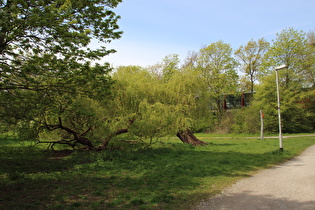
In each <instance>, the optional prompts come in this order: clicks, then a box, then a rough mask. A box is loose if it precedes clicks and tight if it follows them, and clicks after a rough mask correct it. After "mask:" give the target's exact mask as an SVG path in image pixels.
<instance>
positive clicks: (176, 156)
mask: <svg viewBox="0 0 315 210" xmlns="http://www.w3.org/2000/svg"><path fill="white" fill-rule="evenodd" d="M220 146H221V145H220ZM209 147H211V145H210V146H209ZM282 155H283V153H272V152H271V153H266V154H249V153H248V154H247V153H240V152H233V151H228V152H214V151H198V150H196V149H194V148H193V147H190V146H186V145H180V144H178V145H175V146H172V147H170V146H169V145H167V146H165V147H161V148H156V149H146V150H139V151H137V152H124V151H112V152H109V151H102V152H92V151H84V152H83V151H81V152H79V151H77V152H75V153H73V154H71V155H70V156H68V157H65V158H61V159H60V158H57V159H56V158H54V157H52V155H51V153H47V152H46V153H44V152H42V151H25V152H19V153H14V152H9V153H8V152H7V153H2V154H1V155H0V163H1V167H0V173H1V174H0V184H1V185H0V209H8V208H34V209H38V208H48V209H49V208H59V207H65V206H67V207H69V208H72V207H73V208H92V209H93V208H94V209H102V208H120V209H124V208H140V207H141V208H147V209H150V208H173V207H172V205H176V206H177V207H179V204H180V203H183V202H184V201H185V200H186V199H188V198H189V196H190V194H191V192H192V191H194V190H196V189H198V188H201V187H203V186H210V185H211V180H212V182H213V184H217V182H218V180H219V181H220V179H225V178H226V177H242V176H248V174H247V172H249V171H252V170H254V169H256V168H257V167H264V166H266V165H269V164H273V163H274V162H275V161H277V160H278V159H279V158H281V156H282ZM204 179H207V180H206V181H204ZM209 183H210V184H209ZM218 189H220V188H218ZM218 189H217V190H218ZM214 190H215V189H214Z"/></svg>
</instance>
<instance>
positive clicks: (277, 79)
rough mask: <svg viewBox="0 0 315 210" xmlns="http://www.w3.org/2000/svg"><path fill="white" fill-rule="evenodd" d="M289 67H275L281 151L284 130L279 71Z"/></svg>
mask: <svg viewBox="0 0 315 210" xmlns="http://www.w3.org/2000/svg"><path fill="white" fill-rule="evenodd" d="M285 68H287V65H281V66H278V67H276V68H275V70H276V83H277V98H278V118H279V145H280V151H283V144H282V130H281V112H280V92H279V77H278V71H279V70H281V69H285Z"/></svg>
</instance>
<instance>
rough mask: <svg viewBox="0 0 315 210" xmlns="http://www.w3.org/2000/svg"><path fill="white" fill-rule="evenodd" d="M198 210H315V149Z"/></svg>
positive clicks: (269, 170) (254, 176)
mask: <svg viewBox="0 0 315 210" xmlns="http://www.w3.org/2000/svg"><path fill="white" fill-rule="evenodd" d="M196 209H198V210H204V209H211V210H216V209H228V210H232V209H234V210H256V209H268V210H269V209H274V210H279V209H290V210H291V209H294V210H296V209H298V210H300V209H301V210H304V209H310V210H315V145H313V146H311V147H309V148H308V149H306V150H305V151H304V152H303V153H302V154H301V155H300V156H298V157H296V158H294V159H292V160H290V161H288V162H286V163H284V164H282V165H278V166H275V167H272V168H270V169H266V170H262V171H261V172H259V173H257V174H255V175H253V176H252V177H250V178H247V179H243V180H241V181H239V182H237V183H236V184H235V185H233V186H232V187H231V188H228V189H226V190H225V191H223V192H222V193H221V194H220V195H218V196H215V197H212V198H210V199H209V200H206V201H202V202H201V203H200V204H199V205H198V206H197V208H196Z"/></svg>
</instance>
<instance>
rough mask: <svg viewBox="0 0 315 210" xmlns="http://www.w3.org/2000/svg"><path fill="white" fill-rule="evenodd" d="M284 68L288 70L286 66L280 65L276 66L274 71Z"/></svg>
mask: <svg viewBox="0 0 315 210" xmlns="http://www.w3.org/2000/svg"><path fill="white" fill-rule="evenodd" d="M285 68H288V66H287V65H285V64H284V65H281V66H277V67H276V68H275V70H276V71H278V70H280V69H285Z"/></svg>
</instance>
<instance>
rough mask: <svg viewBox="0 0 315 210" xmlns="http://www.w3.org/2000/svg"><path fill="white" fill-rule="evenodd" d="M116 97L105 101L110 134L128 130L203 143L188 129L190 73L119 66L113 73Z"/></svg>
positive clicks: (191, 100)
mask: <svg viewBox="0 0 315 210" xmlns="http://www.w3.org/2000/svg"><path fill="white" fill-rule="evenodd" d="M113 78H114V80H115V81H116V82H115V84H114V88H113V89H114V91H115V92H114V95H115V97H114V98H113V100H112V101H111V103H108V104H107V106H108V110H111V116H110V119H111V120H109V121H108V126H109V127H110V130H111V131H110V133H111V135H109V138H107V141H105V142H103V147H106V146H107V144H108V143H109V141H110V140H111V138H112V137H114V136H116V135H119V134H122V133H126V132H128V133H129V134H130V135H133V136H137V137H138V138H146V139H151V140H152V139H154V138H160V137H163V136H167V135H172V136H173V135H177V136H178V137H179V138H180V139H181V140H182V141H183V142H184V143H189V144H192V145H201V144H205V143H204V142H202V141H200V140H198V139H197V138H196V137H195V136H194V135H193V133H192V131H191V130H190V128H191V127H192V126H193V118H192V114H191V113H192V110H194V109H196V107H197V106H196V99H197V97H196V96H197V95H196V93H195V88H193V87H194V85H195V84H194V85H193V83H195V81H193V80H191V77H190V76H189V75H187V74H183V73H182V72H180V71H175V72H173V73H172V74H167V79H165V78H163V76H161V75H159V74H157V73H156V72H152V71H150V70H148V69H144V68H142V67H139V66H124V67H119V68H118V69H117V72H116V73H115V74H114V76H113Z"/></svg>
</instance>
